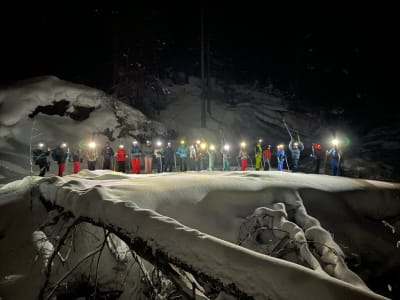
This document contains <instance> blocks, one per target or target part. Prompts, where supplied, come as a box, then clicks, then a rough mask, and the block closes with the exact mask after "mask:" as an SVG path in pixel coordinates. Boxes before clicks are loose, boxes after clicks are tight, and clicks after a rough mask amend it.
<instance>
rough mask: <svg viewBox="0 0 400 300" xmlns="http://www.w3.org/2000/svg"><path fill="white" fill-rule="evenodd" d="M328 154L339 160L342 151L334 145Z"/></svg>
mask: <svg viewBox="0 0 400 300" xmlns="http://www.w3.org/2000/svg"><path fill="white" fill-rule="evenodd" d="M328 154H329V156H330V157H331V158H332V159H336V160H338V159H339V157H340V153H339V151H338V150H337V148H335V147H332V148H331V149H329V151H328Z"/></svg>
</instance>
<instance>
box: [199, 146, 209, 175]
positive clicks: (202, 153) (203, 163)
mask: <svg viewBox="0 0 400 300" xmlns="http://www.w3.org/2000/svg"><path fill="white" fill-rule="evenodd" d="M207 160H208V153H207V144H206V143H205V142H203V143H201V144H200V147H199V161H200V165H199V168H200V171H203V170H206V169H207V165H208V162H207Z"/></svg>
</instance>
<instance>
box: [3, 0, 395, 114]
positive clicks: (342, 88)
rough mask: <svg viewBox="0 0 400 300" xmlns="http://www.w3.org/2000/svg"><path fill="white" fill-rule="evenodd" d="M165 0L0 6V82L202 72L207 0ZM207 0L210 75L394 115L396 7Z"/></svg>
mask: <svg viewBox="0 0 400 300" xmlns="http://www.w3.org/2000/svg"><path fill="white" fill-rule="evenodd" d="M162 3H163V4H158V3H156V2H153V3H151V4H149V5H148V6H144V5H137V4H122V3H118V2H116V3H113V4H109V5H101V4H93V5H92V4H87V3H74V2H68V3H67V2H66V3H55V2H54V3H52V4H48V3H47V4H44V3H34V4H31V5H29V6H27V5H26V4H24V3H17V5H15V6H14V7H5V6H3V7H2V9H1V39H2V42H1V45H2V47H1V55H0V60H1V61H0V63H1V69H0V70H1V78H0V84H1V85H3V86H4V85H7V84H10V83H13V82H14V81H17V80H21V79H25V78H29V77H32V76H40V75H55V76H58V77H60V78H61V79H65V80H71V81H74V82H80V83H84V84H88V85H91V86H94V87H98V88H101V89H103V90H105V91H108V90H110V88H111V87H112V84H113V78H114V77H113V76H114V75H115V70H116V67H117V68H118V66H121V65H132V66H135V65H136V64H137V63H140V64H141V65H142V66H143V65H144V66H145V67H146V68H147V69H148V70H149V72H151V73H153V74H154V75H156V76H162V74H163V72H164V71H165V69H167V68H172V69H173V70H175V71H183V72H185V73H186V74H188V75H195V76H199V75H200V20H201V18H200V16H201V7H200V6H196V5H194V4H193V3H192V2H190V1H187V2H174V3H173V4H171V3H168V4H166V3H165V2H162ZM261 4H263V5H261ZM203 7H204V23H205V32H206V34H205V39H206V42H207V43H209V44H210V57H211V66H210V67H211V74H212V75H216V76H218V77H219V78H222V79H223V80H224V81H225V82H227V83H249V84H252V83H254V82H255V81H256V80H257V81H258V82H259V83H260V84H268V83H272V84H273V85H274V87H276V88H278V89H280V90H282V91H285V92H286V93H287V94H290V95H292V96H293V97H294V98H295V99H296V101H297V103H299V104H300V105H302V104H303V103H304V105H315V106H319V105H326V104H329V105H328V106H329V107H330V108H332V107H333V108H335V107H344V108H345V109H347V110H348V111H350V112H351V113H353V114H354V115H359V112H360V111H361V112H362V114H363V116H364V118H365V117H366V116H367V117H368V118H370V117H374V118H375V117H377V116H379V117H377V118H378V119H382V120H384V119H385V120H386V117H387V115H389V116H391V115H393V113H392V111H393V110H392V109H391V108H392V105H393V104H395V103H393V102H395V99H394V94H393V92H394V90H395V89H394V88H395V81H394V78H395V75H394V74H395V70H396V67H395V66H396V62H395V61H396V56H397V52H396V49H395V48H396V47H395V43H394V41H395V36H396V35H395V30H394V28H396V27H395V15H394V13H395V9H394V7H389V6H385V5H383V4H381V3H380V4H378V2H370V3H369V2H360V3H357V2H353V3H351V4H349V3H341V2H329V3H328V2H323V3H312V2H307V3H306V4H304V3H302V4H294V3H290V2H286V1H284V2H282V1H281V2H280V4H276V3H274V4H271V3H268V2H260V3H254V2H253V3H250V2H249V3H247V2H246V3H241V5H239V4H233V3H229V4H228V3H225V4H222V3H220V4H219V5H218V6H216V5H212V4H204V5H203ZM392 73H393V74H392ZM382 104H383V105H382ZM393 117H394V116H393ZM389 119H393V118H389Z"/></svg>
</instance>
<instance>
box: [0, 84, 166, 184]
mask: <svg viewBox="0 0 400 300" xmlns="http://www.w3.org/2000/svg"><path fill="white" fill-rule="evenodd" d="M63 100H64V101H68V103H69V104H68V107H67V109H66V114H65V115H63V116H60V115H58V114H53V115H50V114H46V113H43V112H40V113H38V114H36V115H35V116H34V117H33V118H31V117H29V115H30V114H32V113H33V112H34V111H35V110H36V109H37V108H38V107H39V106H42V107H45V106H52V105H54V103H57V102H60V101H63ZM77 107H86V108H90V109H93V111H92V112H91V113H90V115H89V117H88V118H86V119H84V120H81V121H77V120H74V119H72V118H71V117H70V116H69V115H68V114H71V113H73V112H74V111H75V110H76V109H77ZM106 130H109V131H110V132H112V137H113V139H115V141H113V142H112V143H111V144H112V146H113V147H114V149H115V148H116V147H118V145H119V144H120V143H123V144H126V145H129V144H130V143H131V141H132V137H133V136H146V135H147V136H149V137H150V136H157V135H162V134H164V133H165V129H164V128H163V126H162V125H161V124H159V123H158V122H156V121H151V120H149V119H147V118H146V117H145V116H144V115H143V114H142V113H141V112H140V111H138V110H136V109H134V108H132V107H129V106H127V105H125V104H124V103H121V102H118V101H117V100H115V99H113V98H112V97H111V96H109V95H107V94H106V93H104V92H103V91H101V90H97V89H94V88H91V87H87V86H84V85H79V84H75V83H71V82H67V81H64V80H61V79H58V78H57V77H54V76H44V77H38V78H33V79H30V80H26V81H23V82H20V83H18V84H15V85H13V86H10V87H8V88H7V89H3V90H0V137H1V139H0V166H2V167H3V168H7V169H12V170H13V171H14V172H17V173H18V174H21V175H28V174H29V171H28V170H29V167H28V166H29V144H30V141H31V139H32V145H33V146H35V145H37V144H38V143H39V142H42V143H44V144H45V145H46V147H51V148H55V147H56V146H57V145H59V144H60V143H61V142H66V143H67V145H68V146H69V147H71V148H75V147H77V146H78V145H79V144H81V143H82V142H85V143H87V142H88V141H90V139H91V138H92V136H93V135H94V139H95V141H96V142H97V144H99V145H104V142H105V141H108V138H107V137H105V136H104V135H103V133H104V132H105V131H106ZM127 132H129V134H130V136H129V135H127ZM120 135H121V136H120ZM53 165H54V164H53ZM68 171H69V170H67V172H68ZM51 172H52V173H53V174H57V172H56V170H55V169H54V168H52V170H51ZM3 175H5V176H6V175H7V174H3Z"/></svg>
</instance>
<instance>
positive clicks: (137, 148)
mask: <svg viewBox="0 0 400 300" xmlns="http://www.w3.org/2000/svg"><path fill="white" fill-rule="evenodd" d="M141 153H142V150H140V146H139V145H136V146H135V145H132V146H131V157H132V158H138V157H140V155H141Z"/></svg>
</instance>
